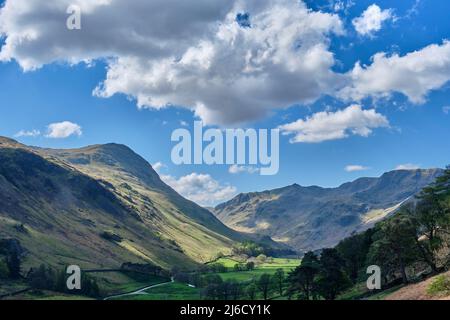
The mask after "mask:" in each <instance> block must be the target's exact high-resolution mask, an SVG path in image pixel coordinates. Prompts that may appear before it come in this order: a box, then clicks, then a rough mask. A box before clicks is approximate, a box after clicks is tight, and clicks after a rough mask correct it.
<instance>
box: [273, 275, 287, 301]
mask: <svg viewBox="0 0 450 320" xmlns="http://www.w3.org/2000/svg"><path fill="white" fill-rule="evenodd" d="M273 277H274V280H275V283H276V285H277V288H278V292H279V293H280V296H282V295H283V283H284V278H285V277H284V271H283V269H277V271H275V274H274V275H273Z"/></svg>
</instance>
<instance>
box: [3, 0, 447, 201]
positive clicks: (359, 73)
mask: <svg viewBox="0 0 450 320" xmlns="http://www.w3.org/2000/svg"><path fill="white" fill-rule="evenodd" d="M42 3H43V0H6V1H0V6H1V9H0V34H1V37H0V46H1V50H0V112H1V113H0V114H1V116H0V135H1V136H7V137H11V138H14V139H16V140H18V141H20V142H22V143H25V144H28V145H35V146H41V147H51V148H75V147H82V146H86V145H92V144H102V143H109V142H115V143H122V144H125V145H127V146H129V147H130V148H132V149H133V150H134V151H136V152H137V153H138V154H140V155H142V156H143V157H144V158H145V159H146V160H148V161H149V163H151V164H152V165H153V166H154V168H155V169H156V170H157V171H158V172H159V173H160V175H161V176H162V178H163V180H164V181H166V182H167V183H169V184H170V185H171V186H173V187H174V188H175V189H176V190H177V191H179V192H180V193H181V194H183V195H184V196H186V197H188V198H189V199H191V200H194V201H196V202H198V203H200V204H202V205H205V206H212V205H216V204H217V203H220V202H223V201H226V200H229V199H230V198H232V197H233V196H234V195H236V194H238V193H240V192H251V191H262V190H267V189H273V188H278V187H283V186H286V185H291V184H293V183H298V184H300V185H305V186H308V185H319V186H323V187H336V186H338V185H340V184H342V183H344V182H348V181H352V180H355V179H357V178H358V177H362V176H380V175H381V174H383V173H384V172H386V171H390V170H394V169H414V168H434V167H444V166H446V165H447V164H449V162H450V161H449V159H450V139H449V136H450V126H449V124H450V83H449V82H450V42H448V41H450V19H448V12H449V11H450V3H447V1H440V0H404V1H395V2H394V1H381V0H371V1H365V0H359V1H351V0H339V1H338V0H319V1H312V0H309V1H307V0H305V1H296V0H272V1H264V2H261V1H256V0H248V1H239V0H233V1H231V0H230V1H219V0H195V1H194V0H184V1H176V0H153V1H144V0H134V1H131V2H130V1H125V0H89V1H87V0H61V1H57V2H56V1H55V2H51V3H50V2H45V5H42ZM71 5H75V6H76V8H80V18H81V20H80V21H81V25H80V27H81V29H74V30H70V29H68V27H67V19H68V18H70V17H73V16H72V14H73V13H74V12H75V11H69V12H68V11H67V9H68V8H69V7H70V6H71ZM71 21H72V20H71ZM194 121H203V123H204V124H205V126H208V127H210V128H220V129H225V128H256V129H277V128H278V129H280V130H281V133H282V134H281V137H280V168H279V172H278V174H276V175H272V176H262V175H260V174H259V172H258V168H257V167H253V166H239V167H236V166H234V167H230V166H229V165H228V166H227V165H213V166H208V165H175V164H173V163H172V160H171V150H172V148H173V147H174V145H175V143H174V142H172V141H171V134H172V132H173V131H174V130H176V129H178V128H186V129H188V130H192V128H193V125H194Z"/></svg>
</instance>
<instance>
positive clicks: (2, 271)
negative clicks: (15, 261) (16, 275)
mask: <svg viewBox="0 0 450 320" xmlns="http://www.w3.org/2000/svg"><path fill="white" fill-rule="evenodd" d="M7 278H9V270H8V265H7V264H6V262H5V261H4V260H3V259H0V279H7Z"/></svg>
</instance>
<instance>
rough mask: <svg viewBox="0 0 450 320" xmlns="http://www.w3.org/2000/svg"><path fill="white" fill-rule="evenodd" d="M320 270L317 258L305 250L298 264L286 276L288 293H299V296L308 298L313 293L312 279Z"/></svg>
mask: <svg viewBox="0 0 450 320" xmlns="http://www.w3.org/2000/svg"><path fill="white" fill-rule="evenodd" d="M319 270H320V262H319V258H318V257H317V256H316V255H315V254H314V253H313V252H307V253H306V254H305V256H304V257H303V259H302V262H301V264H300V266H298V267H297V268H296V269H295V270H294V271H293V272H291V273H290V274H289V276H288V280H289V283H290V286H289V289H288V293H289V295H290V296H292V295H293V294H294V293H298V294H299V298H301V299H305V300H310V298H312V297H313V296H314V295H315V284H314V279H315V277H316V275H317V274H318V273H319Z"/></svg>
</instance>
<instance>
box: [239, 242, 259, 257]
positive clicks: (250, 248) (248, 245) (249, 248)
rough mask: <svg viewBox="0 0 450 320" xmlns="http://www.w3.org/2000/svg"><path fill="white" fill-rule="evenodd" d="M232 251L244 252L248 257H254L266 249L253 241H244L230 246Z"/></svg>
mask: <svg viewBox="0 0 450 320" xmlns="http://www.w3.org/2000/svg"><path fill="white" fill-rule="evenodd" d="M232 252H233V254H235V255H242V254H245V255H247V256H249V257H256V256H259V255H260V254H265V253H266V249H265V248H264V247H262V246H261V245H259V244H257V243H255V242H252V241H246V242H242V243H238V244H236V245H234V246H233V248H232Z"/></svg>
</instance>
